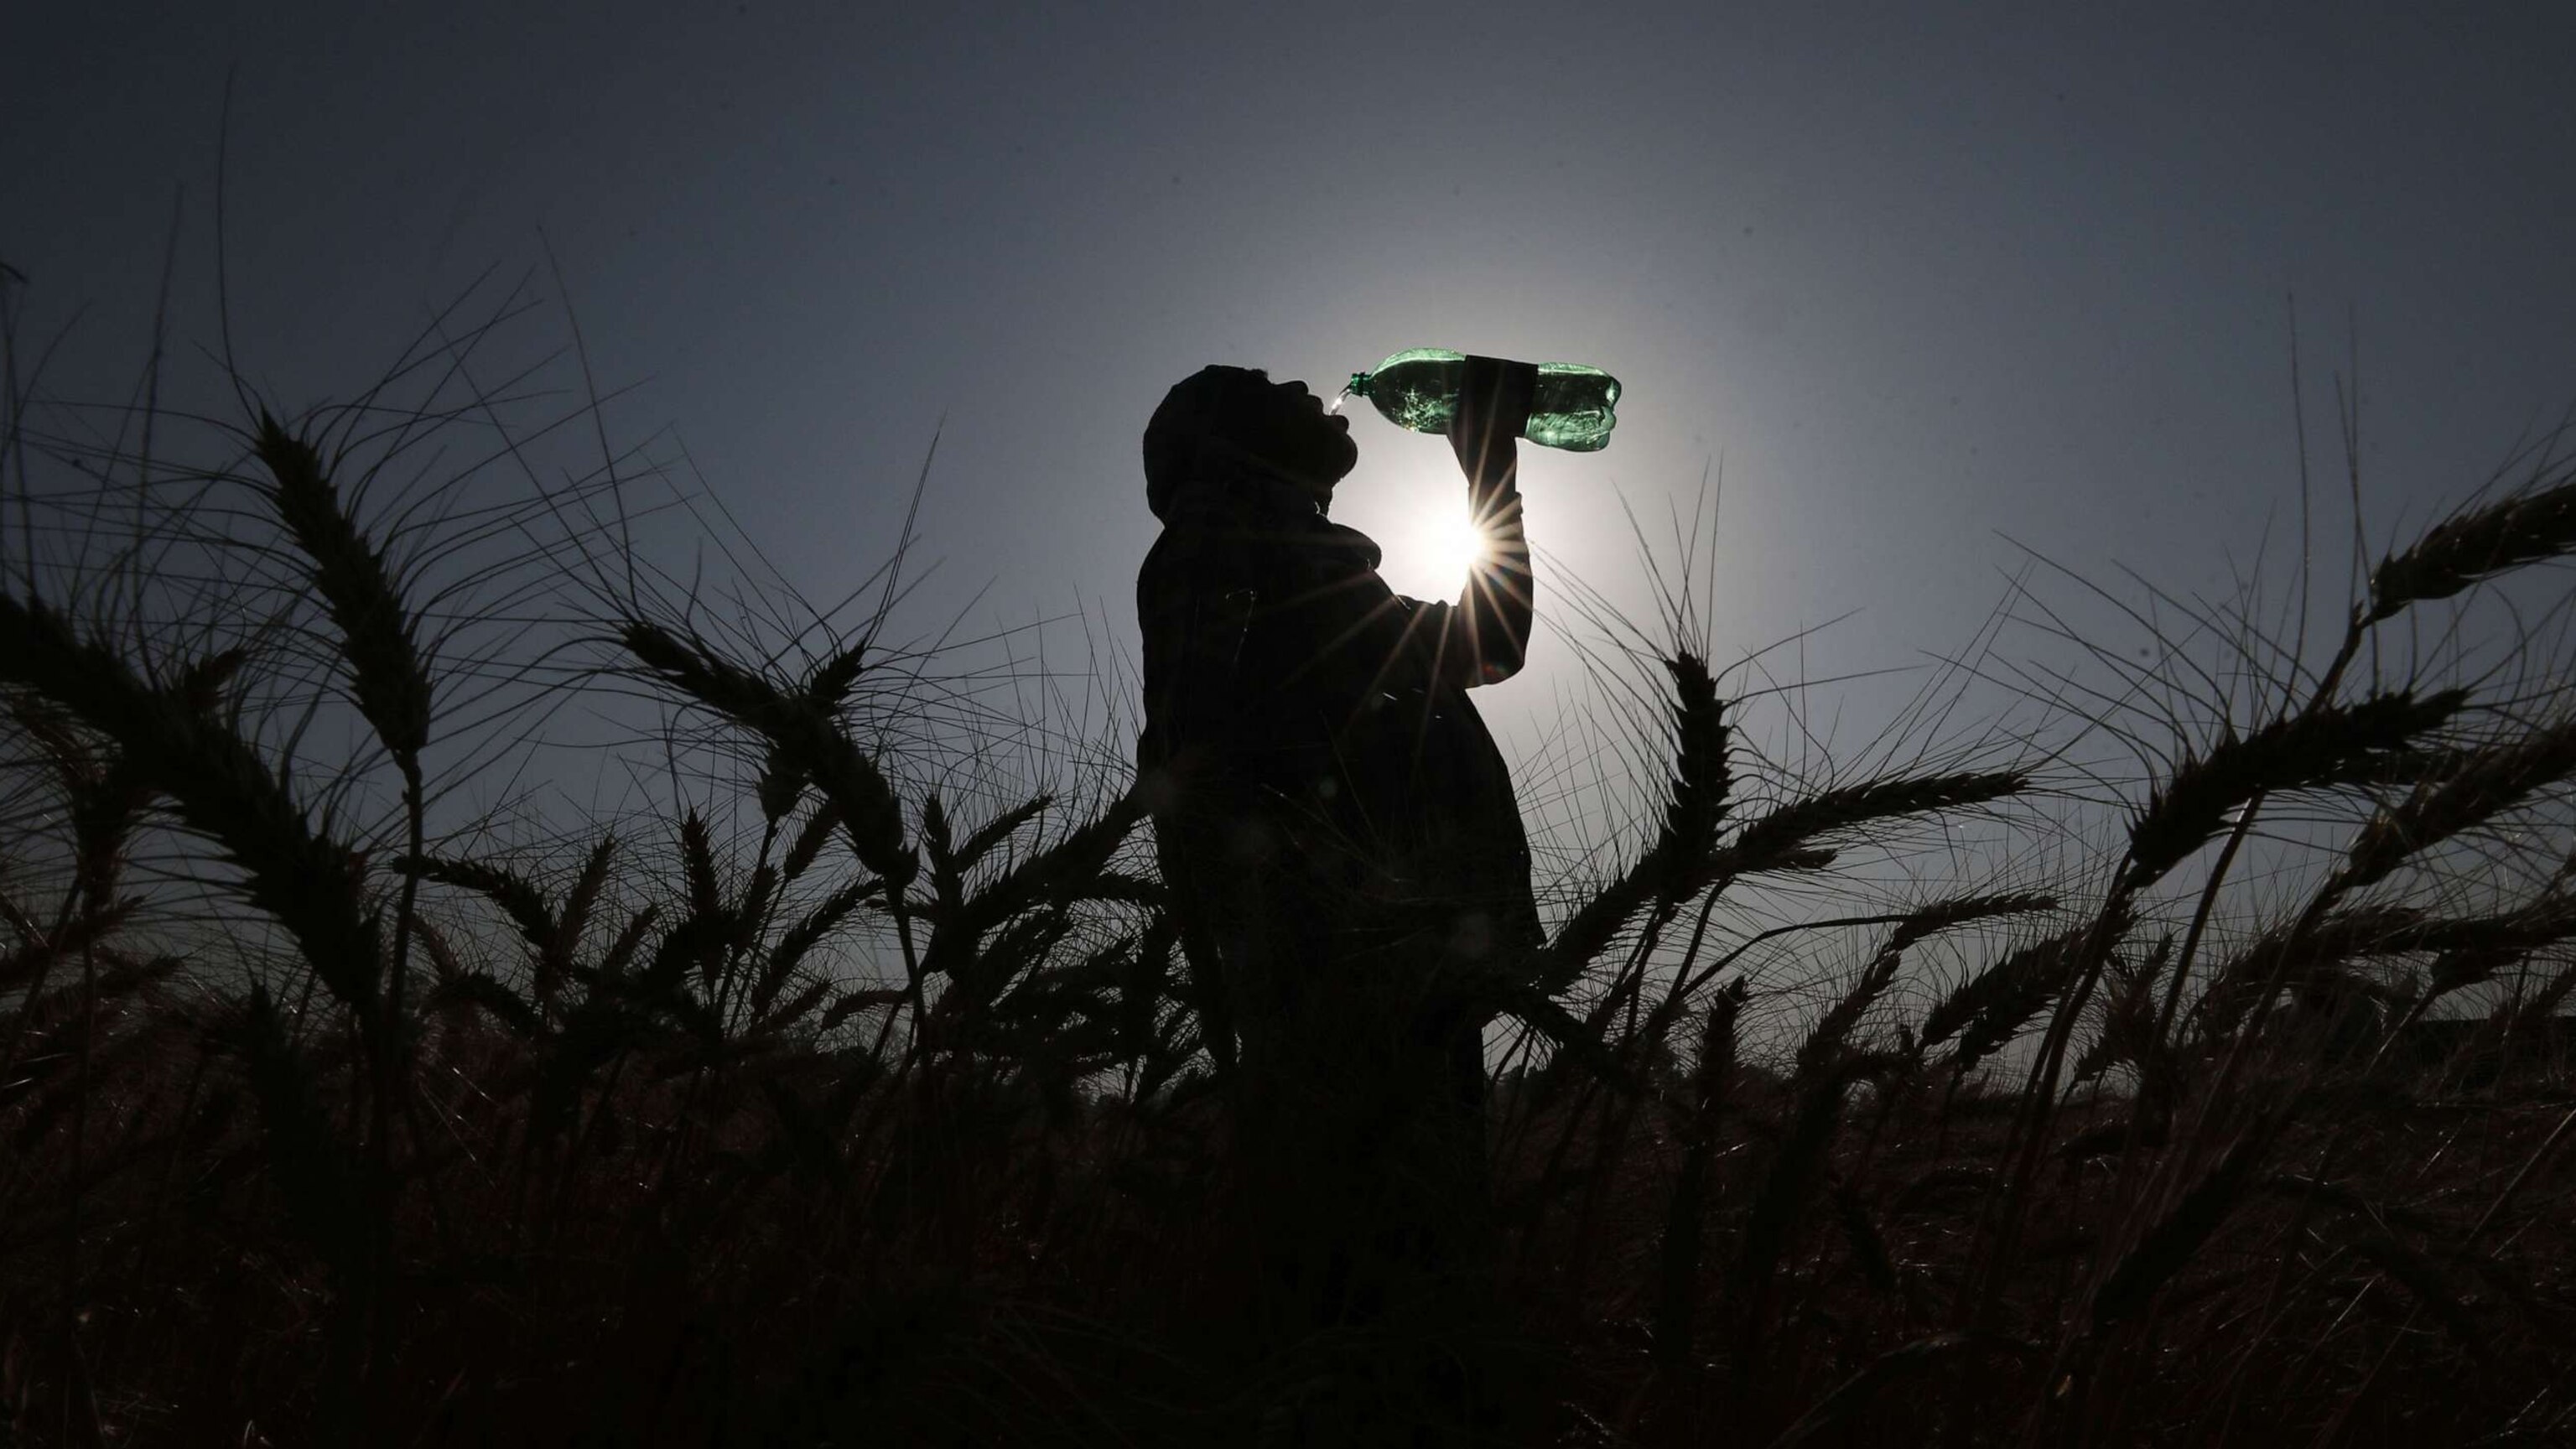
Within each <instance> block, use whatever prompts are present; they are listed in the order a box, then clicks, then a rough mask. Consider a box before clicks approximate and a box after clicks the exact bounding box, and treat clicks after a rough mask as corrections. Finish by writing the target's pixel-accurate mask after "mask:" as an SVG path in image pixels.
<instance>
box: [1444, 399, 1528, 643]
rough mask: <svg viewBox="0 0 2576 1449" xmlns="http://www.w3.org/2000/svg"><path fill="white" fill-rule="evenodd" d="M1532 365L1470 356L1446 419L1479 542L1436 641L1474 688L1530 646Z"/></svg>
mask: <svg viewBox="0 0 2576 1449" xmlns="http://www.w3.org/2000/svg"><path fill="white" fill-rule="evenodd" d="M1537 392H1538V368H1536V367H1535V366H1533V365H1531V364H1529V363H1526V362H1505V361H1501V360H1499V359H1497V358H1491V357H1470V358H1468V359H1467V360H1466V364H1465V370H1464V373H1463V375H1462V376H1461V378H1460V385H1459V388H1458V411H1457V412H1456V414H1455V415H1453V416H1452V417H1451V419H1450V421H1449V446H1450V447H1451V448H1452V449H1453V450H1454V451H1455V452H1456V453H1457V455H1458V466H1459V468H1460V469H1461V470H1462V471H1464V472H1465V473H1466V475H1467V508H1468V515H1469V517H1471V518H1472V519H1473V520H1474V521H1475V525H1476V531H1477V533H1478V535H1479V536H1480V537H1481V538H1482V539H1483V541H1484V550H1483V552H1482V554H1481V555H1480V556H1479V557H1478V558H1477V560H1476V562H1475V564H1474V565H1473V566H1472V567H1471V568H1470V569H1469V571H1468V575H1467V588H1466V592H1465V593H1463V594H1461V595H1460V596H1459V599H1458V602H1457V604H1456V606H1455V607H1454V608H1452V609H1451V610H1450V611H1449V613H1448V618H1447V620H1446V624H1447V628H1446V630H1445V632H1446V634H1447V635H1448V637H1447V638H1444V639H1443V640H1442V641H1441V646H1440V660H1441V673H1442V674H1443V675H1444V676H1445V677H1446V682H1448V683H1450V684H1455V685H1459V686H1463V687H1469V688H1472V687H1474V686H1476V685H1479V684H1492V683H1494V682H1495V681H1497V680H1501V679H1508V678H1510V677H1511V676H1512V675H1514V674H1517V673H1519V672H1520V667H1521V661H1522V660H1523V659H1524V658H1525V657H1526V654H1527V650H1528V646H1529V633H1530V613H1531V607H1532V600H1531V595H1530V556H1529V540H1528V539H1527V538H1526V537H1524V536H1523V534H1522V532H1521V495H1520V489H1519V487H1518V474H1519V470H1520V435H1521V429H1523V428H1525V427H1527V426H1528V425H1529V415H1530V407H1531V404H1532V403H1533V401H1534V400H1535V398H1536V396H1537Z"/></svg>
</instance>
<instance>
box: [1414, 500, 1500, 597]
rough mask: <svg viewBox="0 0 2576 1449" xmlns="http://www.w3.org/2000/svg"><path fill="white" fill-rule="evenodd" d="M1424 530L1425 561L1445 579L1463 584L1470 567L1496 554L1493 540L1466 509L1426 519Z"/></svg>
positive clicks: (1445, 511) (1446, 512) (1449, 510)
mask: <svg viewBox="0 0 2576 1449" xmlns="http://www.w3.org/2000/svg"><path fill="white" fill-rule="evenodd" d="M1422 533H1423V552H1424V553H1425V554H1426V555H1427V557H1426V559H1425V561H1424V562H1425V564H1426V566H1428V567H1429V568H1430V569H1431V570H1432V571H1433V572H1434V573H1435V574H1437V575H1438V576H1439V577H1441V578H1444V579H1454V580H1457V581H1458V582H1460V583H1463V582H1465V580H1466V577H1467V574H1468V572H1469V571H1470V570H1472V569H1474V568H1475V567H1476V566H1477V565H1478V564H1481V563H1484V562H1485V561H1486V560H1487V559H1489V558H1491V557H1492V556H1493V544H1492V540H1490V539H1488V538H1487V537H1486V536H1485V530H1484V529H1483V528H1481V527H1479V526H1478V525H1477V523H1476V521H1475V520H1474V519H1473V518H1470V517H1468V515H1467V512H1466V510H1464V509H1444V510H1442V511H1441V513H1440V514H1439V515H1438V516H1437V517H1435V518H1432V519H1429V520H1426V522H1425V526H1424V528H1423V530H1422ZM1451 587H1452V588H1455V587H1457V585H1456V584H1452V585H1451Z"/></svg>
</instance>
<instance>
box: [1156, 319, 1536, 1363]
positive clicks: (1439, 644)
mask: <svg viewBox="0 0 2576 1449" xmlns="http://www.w3.org/2000/svg"><path fill="white" fill-rule="evenodd" d="M1535 383H1536V373H1535V370H1534V369H1531V368H1529V367H1527V366H1526V365H1525V364H1501V363H1494V362H1491V361H1490V360H1487V359H1471V360H1470V363H1469V367H1468V374H1467V386H1466V388H1465V390H1464V395H1463V396H1462V399H1461V402H1460V405H1459V409H1458V414H1457V418H1456V421H1455V422H1454V423H1453V425H1452V427H1451V429H1450V438H1451V442H1452V445H1453V447H1454V449H1455V451H1456V454H1457V457H1458V460H1459V463H1460V465H1461V467H1462V468H1463V469H1464V470H1465V472H1466V475H1467V481H1468V497H1469V503H1470V507H1471V508H1472V509H1473V511H1474V516H1475V518H1476V520H1477V522H1478V524H1479V526H1480V527H1481V528H1482V530H1483V532H1484V535H1485V539H1486V549H1485V554H1484V557H1483V558H1482V559H1481V560H1480V561H1479V562H1478V563H1477V564H1476V565H1475V566H1474V568H1473V569H1472V571H1471V575H1470V577H1468V578H1467V579H1465V580H1463V581H1462V582H1463V584H1464V588H1463V589H1462V591H1461V593H1460V596H1459V598H1458V599H1457V601H1456V602H1454V603H1446V602H1423V601H1419V600H1414V599H1407V598H1402V597H1399V596H1398V595H1396V594H1395V593H1394V592H1393V591H1392V590H1390V589H1389V588H1388V587H1387V585H1386V583H1385V582H1384V581H1383V580H1382V579H1380V578H1379V577H1378V575H1377V572H1376V569H1377V563H1378V549H1377V546H1376V545H1375V544H1374V543H1372V542H1371V541H1370V540H1369V539H1368V538H1367V537H1366V536H1365V535H1363V534H1361V533H1359V532H1358V531H1357V530H1354V529H1351V528H1347V527H1344V526H1341V525H1338V524H1335V523H1333V522H1332V521H1331V520H1330V519H1329V518H1328V517H1327V516H1326V511H1327V509H1328V507H1329V505H1330V503H1331V501H1332V495H1333V489H1334V486H1335V485H1336V484H1337V483H1339V482H1340V481H1341V479H1342V478H1343V476H1344V475H1346V474H1347V473H1349V472H1350V470H1351V468H1352V466H1353V464H1354V463H1355V462H1356V461H1357V459H1358V452H1357V449H1356V448H1355V447H1354V446H1353V444H1352V442H1351V440H1350V436H1349V424H1348V422H1347V420H1345V419H1343V418H1340V417H1335V416H1330V415H1327V414H1326V413H1325V411H1324V409H1323V404H1322V402H1321V401H1320V400H1319V399H1317V398H1316V397H1315V396H1314V395H1313V394H1311V393H1309V392H1308V391H1307V390H1306V388H1305V386H1304V385H1303V384H1300V383H1293V382H1292V383H1273V382H1271V381H1270V380H1269V379H1268V378H1267V377H1266V376H1265V375H1263V374H1262V373H1260V372H1254V371H1246V370H1244V369H1240V368H1230V367H1210V368H1208V369H1206V370H1204V371H1202V372H1200V373H1198V374H1197V375H1196V376H1194V377H1191V378H1189V379H1188V380H1186V381H1184V382H1182V383H1181V384H1179V385H1178V386H1176V387H1174V388H1173V389H1172V390H1171V393H1170V394H1169V396H1167V397H1166V398H1165V399H1164V400H1163V404H1162V406H1161V407H1160V408H1159V409H1157V410H1156V412H1155V414H1154V418H1153V422H1152V424H1151V425H1150V426H1149V427H1148V428H1147V429H1146V432H1145V478H1146V488H1147V499H1148V501H1149V503H1150V504H1151V506H1152V508H1153V510H1154V514H1155V516H1156V517H1157V518H1159V519H1161V520H1162V522H1163V524H1164V532H1163V535H1162V537H1161V539H1160V540H1159V541H1157V542H1156V544H1155V545H1154V549H1153V551H1152V553H1151V554H1149V555H1148V556H1147V558H1146V560H1145V566H1144V569H1143V572H1142V574H1141V575H1140V576H1139V578H1138V579H1137V586H1136V602H1137V614H1138V618H1139V621H1140V622H1141V624H1142V626H1143V632H1144V646H1145V719H1146V726H1145V731H1144V734H1143V735H1142V737H1141V738H1140V739H1139V740H1138V741H1137V763H1138V768H1139V773H1140V778H1141V779H1143V780H1144V781H1145V782H1146V787H1147V789H1148V791H1149V795H1148V798H1149V800H1151V801H1152V802H1153V804H1154V822H1155V834H1156V846H1157V850H1158V852H1159V855H1160V858H1161V863H1162V868H1163V873H1164V876H1165V879H1166V880H1167V882H1168V883H1169V885H1170V887H1171V890H1172V896H1173V903H1174V911H1175V913H1176V914H1177V915H1178V916H1179V918H1180V921H1181V925H1182V930H1183V939H1184V942H1185V945H1186V949H1187V952H1188V955H1189V957H1190V960H1191V963H1192V967H1193V971H1194V974H1195V975H1196V976H1197V978H1198V980H1199V982H1200V993H1199V994H1200V1004H1201V1009H1202V1013H1203V1015H1205V1016H1206V1017H1207V1018H1208V1022H1207V1024H1208V1028H1209V1032H1208V1035H1209V1040H1210V1046H1211V1049H1212V1050H1214V1051H1215V1052H1216V1053H1217V1055H1218V1057H1219V1060H1220V1062H1221V1063H1222V1062H1225V1061H1226V1058H1227V1053H1228V1051H1229V1049H1231V1050H1232V1051H1233V1052H1234V1054H1235V1055H1234V1060H1233V1061H1232V1062H1231V1063H1230V1066H1231V1071H1230V1072H1229V1074H1228V1075H1229V1078H1230V1086H1231V1089H1232V1091H1231V1096H1232V1101H1233V1107H1234V1129H1235V1134H1236V1135H1235V1143H1236V1151H1235V1153H1234V1159H1235V1163H1236V1181H1235V1183H1234V1184H1233V1190H1234V1192H1235V1193H1236V1194H1237V1199H1236V1200H1237V1202H1238V1212H1237V1216H1236V1222H1237V1223H1238V1224H1240V1225H1241V1226H1242V1230H1243V1231H1244V1233H1245V1234H1246V1236H1248V1237H1250V1238H1252V1239H1254V1240H1255V1244H1256V1245H1257V1248H1258V1251H1259V1252H1260V1253H1261V1254H1262V1256H1263V1264H1262V1267H1263V1270H1264V1272H1266V1273H1267V1275H1268V1290H1267V1291H1268V1292H1269V1294H1270V1296H1271V1299H1272V1301H1271V1303H1270V1304H1269V1305H1268V1309H1267V1311H1268V1313H1269V1316H1270V1318H1271V1319H1272V1322H1271V1324H1270V1326H1269V1328H1268V1329H1267V1330H1265V1331H1266V1332H1267V1333H1269V1334H1270V1335H1271V1336H1272V1337H1273V1338H1274V1340H1275V1339H1276V1338H1277V1337H1279V1336H1281V1335H1283V1334H1284V1335H1287V1336H1294V1335H1295V1334H1296V1333H1298V1332H1301V1331H1305V1330H1309V1329H1312V1328H1317V1327H1325V1326H1333V1325H1361V1324H1375V1323H1380V1322H1385V1321H1388V1320H1389V1319H1390V1316H1391V1315H1395V1314H1398V1313H1401V1312H1404V1311H1405V1310H1406V1304H1407V1302H1409V1301H1410V1302H1426V1301H1434V1300H1438V1299H1441V1298H1443V1297H1445V1296H1449V1295H1447V1294H1445V1293H1444V1289H1443V1288H1442V1286H1441V1285H1443V1284H1453V1283H1454V1282H1455V1280H1456V1279H1457V1278H1458V1277H1459V1276H1460V1275H1461V1273H1462V1272H1463V1271H1465V1270H1468V1269H1470V1268H1471V1267H1472V1263H1471V1261H1468V1260H1471V1259H1472V1258H1473V1256H1474V1254H1475V1253H1476V1251H1477V1244H1478V1243H1479V1242H1480V1240H1481V1233H1482V1225H1481V1222H1480V1221H1479V1218H1480V1216H1481V1214H1480V1212H1479V1208H1480V1206H1481V1202H1482V1198H1483V1191H1484V1183H1483V1130H1484V1129H1483V1116H1482V1101H1483V1089H1484V1062H1483V1047H1482V1035H1483V1026H1484V1023H1485V1021H1486V1020H1487V1019H1488V1018H1489V1017H1490V1015H1491V1010H1490V1008H1489V1007H1486V1006H1484V1005H1481V1004H1480V1002H1481V1001H1482V1000H1483V999H1484V998H1483V997H1482V996H1481V994H1480V993H1479V991H1478V989H1477V978H1478V973H1479V972H1480V971H1484V970H1487V969H1489V968H1493V967H1497V966H1499V965H1501V964H1503V963H1504V962H1505V961H1507V960H1508V959H1509V958H1510V956H1511V955H1512V954H1513V953H1516V952H1517V951H1519V950H1522V949H1526V948H1528V947H1531V946H1535V945H1536V944H1538V942H1539V939H1540V927H1539V921H1538V913H1537V909H1536V906H1535V905H1534V903H1533V901H1532V899H1531V893H1530V866H1529V849H1528V844H1527V840H1526V838H1525V836H1524V835H1523V832H1522V827H1521V821H1520V812H1519V809H1518V807H1517V805H1516V804H1515V802H1514V800H1513V797H1512V788H1511V779H1510V775H1509V772H1508V770H1507V769H1506V767H1505V765H1504V763H1503V759H1502V755H1501V753H1500V751H1498V750H1497V749H1496V748H1495V746H1494V741H1493V737H1492V736H1491V735H1490V734H1488V733H1487V732H1486V730H1485V727H1484V723H1483V721H1481V720H1480V719H1478V718H1477V715H1476V710H1475V706H1474V705H1473V704H1471V703H1470V702H1469V701H1468V698H1467V694H1466V691H1468V690H1469V689H1471V688H1474V687H1476V686H1479V685H1484V684H1491V683H1494V682H1495V681H1497V680H1501V679H1505V678H1508V677H1510V676H1511V675H1512V674H1513V673H1514V672H1515V671H1517V670H1518V669H1519V668H1520V666H1521V660H1522V652H1523V649H1524V646H1525V644H1526V642H1527V639H1528V636H1529V627H1530V615H1531V600H1530V569H1529V548H1528V544H1527V543H1526V542H1525V541H1524V539H1523V537H1522V532H1521V503H1520V496H1519V494H1518V493H1517V492H1516V491H1515V488H1514V472H1515V465H1516V461H1517V458H1516V440H1517V438H1518V436H1519V433H1520V430H1521V428H1522V427H1523V426H1524V425H1525V423H1526V422H1527V420H1528V415H1529V407H1530V398H1531V392H1532V389H1533V387H1534V386H1535Z"/></svg>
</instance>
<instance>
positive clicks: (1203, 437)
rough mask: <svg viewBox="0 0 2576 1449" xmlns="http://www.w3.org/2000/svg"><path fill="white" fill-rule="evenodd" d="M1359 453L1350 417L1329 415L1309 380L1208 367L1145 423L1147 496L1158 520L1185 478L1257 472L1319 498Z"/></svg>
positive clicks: (1170, 396) (1323, 498) (1212, 478)
mask: <svg viewBox="0 0 2576 1449" xmlns="http://www.w3.org/2000/svg"><path fill="white" fill-rule="evenodd" d="M1359 456H1360V455H1359V449H1358V447H1357V446H1356V445H1354V444H1353V443H1352V442H1351V425H1350V420H1349V419H1347V418H1344V417H1340V416H1338V415H1334V414H1328V413H1326V412H1325V411H1324V402H1323V399H1321V398H1319V397H1317V396H1315V395H1314V394H1313V393H1311V392H1309V391H1307V390H1306V385H1305V384H1304V383H1302V382H1272V381H1271V380H1270V377H1269V375H1268V374H1267V373H1263V372H1260V371H1257V370H1253V369H1248V368H1241V367H1203V368H1201V369H1199V370H1198V372H1196V373H1194V374H1193V375H1191V376H1190V377H1187V378H1185V379H1183V380H1182V381H1181V382H1179V383H1177V384H1175V385H1174V386H1173V388H1172V390H1171V391H1170V392H1168V393H1166V394H1164V395H1163V405H1162V406H1161V407H1158V408H1156V409H1154V420H1153V421H1152V422H1150V423H1148V424H1146V425H1145V498H1146V502H1147V503H1148V504H1149V505H1151V506H1152V508H1153V510H1154V516H1155V517H1157V518H1159V517H1161V516H1162V515H1163V509H1164V506H1165V505H1166V504H1167V503H1169V502H1170V500H1171V498H1172V496H1173V495H1174V494H1175V493H1177V492H1178V491H1179V490H1180V487H1181V485H1182V484H1184V483H1188V482H1191V481H1194V480H1199V481H1208V482H1220V481H1223V480H1226V479H1230V478H1235V477H1241V476H1245V475H1250V476H1254V477H1269V478H1276V479H1278V480H1281V481H1284V482H1288V483H1293V484H1295V485H1297V486H1298V487H1301V488H1304V489H1305V490H1307V491H1308V492H1310V493H1312V494H1313V495H1314V496H1315V499H1316V501H1317V502H1319V503H1320V502H1325V501H1328V500H1330V499H1331V498H1332V496H1333V485H1334V484H1336V483H1339V482H1340V481H1342V478H1343V476H1344V475H1345V474H1347V473H1349V472H1350V471H1351V467H1352V465H1354V464H1356V463H1357V462H1358V461H1359Z"/></svg>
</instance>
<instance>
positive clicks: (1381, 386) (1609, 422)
mask: <svg viewBox="0 0 2576 1449" xmlns="http://www.w3.org/2000/svg"><path fill="white" fill-rule="evenodd" d="M1466 361H1467V359H1466V356H1465V355H1464V354H1463V353H1456V352H1451V351H1448V350H1447V349H1445V348H1439V347H1416V348H1414V349H1412V350H1411V351H1408V352H1399V353H1397V354H1396V355H1394V356H1393V357H1390V358H1388V359H1387V360H1386V361H1384V362H1381V363H1379V364H1378V365H1377V366H1376V367H1375V368H1373V369H1371V370H1370V371H1367V372H1355V373H1352V374H1351V386H1350V391H1351V393H1352V395H1354V396H1357V397H1364V398H1367V399H1368V400H1369V401H1370V402H1373V403H1375V404H1377V410H1378V411H1379V412H1380V413H1381V414H1383V415H1384V416H1385V417H1386V420H1387V421H1388V422H1391V423H1393V424H1395V425H1396V426H1398V427H1403V428H1411V429H1413V430H1414V431H1415V432H1417V433H1440V432H1446V431H1448V428H1449V419H1450V418H1451V417H1452V416H1454V415H1455V414H1456V413H1457V411H1458V379H1459V376H1460V374H1461V372H1462V370H1463V369H1464V367H1465V365H1466ZM1618 401H1619V379H1617V378H1615V377H1612V376H1611V375H1610V374H1608V373H1606V372H1603V371H1602V370H1601V369H1599V368H1597V367H1585V366H1583V365H1582V364H1581V363H1576V362H1542V363H1540V364H1539V365H1538V392H1537V395H1536V397H1535V398H1534V399H1533V400H1532V401H1531V403H1530V420H1529V426H1528V427H1525V428H1523V429H1521V436H1522V437H1524V438H1527V439H1529V440H1530V441H1531V442H1533V443H1536V444H1538V445H1540V446H1541V447H1546V448H1563V449H1564V450H1566V451H1567V452H1569V453H1597V452H1599V451H1600V450H1601V449H1602V448H1604V447H1606V446H1608V444H1609V442H1610V430H1611V429H1612V428H1613V427H1616V426H1618V422H1619V419H1618V416H1617V414H1615V413H1614V412H1612V408H1613V407H1615V406H1616V405H1617V403H1618Z"/></svg>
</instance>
